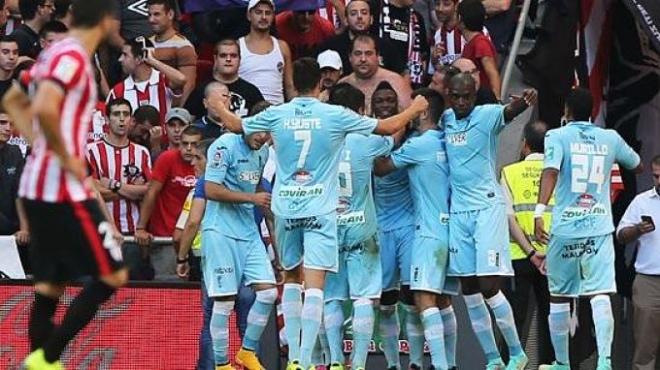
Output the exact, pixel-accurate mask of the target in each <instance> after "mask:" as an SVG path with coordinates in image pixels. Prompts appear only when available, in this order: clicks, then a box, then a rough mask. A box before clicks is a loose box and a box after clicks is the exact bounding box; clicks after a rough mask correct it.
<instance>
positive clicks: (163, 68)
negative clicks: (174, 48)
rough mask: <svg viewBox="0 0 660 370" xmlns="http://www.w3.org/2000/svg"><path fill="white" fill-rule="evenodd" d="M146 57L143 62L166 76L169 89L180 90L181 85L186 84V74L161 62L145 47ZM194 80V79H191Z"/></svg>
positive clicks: (151, 50)
mask: <svg viewBox="0 0 660 370" xmlns="http://www.w3.org/2000/svg"><path fill="white" fill-rule="evenodd" d="M147 50H148V51H147V59H146V60H145V62H146V63H147V64H149V65H150V66H152V67H153V68H155V69H156V70H157V71H159V72H161V73H162V74H164V75H165V77H166V78H167V81H168V82H169V87H170V89H172V90H174V91H177V92H182V91H183V87H184V85H185V84H186V81H187V79H186V75H184V74H183V73H182V72H180V71H179V70H178V69H176V68H173V67H170V66H168V65H167V64H165V63H163V62H161V61H160V60H158V59H156V58H155V57H154V50H153V49H147ZM193 82H194V81H193Z"/></svg>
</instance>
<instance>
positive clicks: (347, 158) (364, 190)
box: [337, 134, 393, 245]
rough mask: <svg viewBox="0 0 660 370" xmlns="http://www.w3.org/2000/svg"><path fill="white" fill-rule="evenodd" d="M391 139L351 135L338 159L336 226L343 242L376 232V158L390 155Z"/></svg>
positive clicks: (362, 239) (362, 237)
mask: <svg viewBox="0 0 660 370" xmlns="http://www.w3.org/2000/svg"><path fill="white" fill-rule="evenodd" d="M392 146H393V140H392V139H391V138H385V137H382V136H378V135H370V136H362V135H356V134H349V135H348V136H346V143H345V145H344V149H343V150H342V155H341V161H340V162H339V204H338V207H337V226H338V234H339V244H340V245H354V244H357V243H359V242H362V241H364V240H365V239H367V238H369V237H371V236H372V235H373V234H375V233H376V209H375V205H374V200H373V194H372V184H371V177H372V176H371V174H372V169H373V162H374V159H375V158H376V157H381V156H385V155H387V154H389V152H390V150H391V149H392Z"/></svg>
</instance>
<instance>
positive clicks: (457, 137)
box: [447, 132, 468, 146]
mask: <svg viewBox="0 0 660 370" xmlns="http://www.w3.org/2000/svg"><path fill="white" fill-rule="evenodd" d="M447 143H449V144H450V145H455V146H464V145H467V143H468V140H467V133H466V132H459V133H456V134H451V135H448V136H447Z"/></svg>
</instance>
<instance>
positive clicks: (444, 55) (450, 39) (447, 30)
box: [429, 0, 488, 73]
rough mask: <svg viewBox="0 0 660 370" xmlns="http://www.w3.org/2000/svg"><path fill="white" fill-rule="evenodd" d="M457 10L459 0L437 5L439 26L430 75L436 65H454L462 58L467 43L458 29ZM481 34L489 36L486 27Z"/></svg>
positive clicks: (432, 54) (441, 1) (441, 2)
mask: <svg viewBox="0 0 660 370" xmlns="http://www.w3.org/2000/svg"><path fill="white" fill-rule="evenodd" d="M457 8H458V0H438V1H436V3H435V14H436V17H437V19H438V23H439V26H438V30H437V31H436V32H435V35H434V37H433V39H434V42H435V46H433V47H432V50H431V63H429V73H432V72H433V67H434V66H435V65H436V64H438V63H440V64H443V65H447V64H452V63H453V62H454V61H455V60H456V59H458V58H460V57H461V53H462V52H463V48H464V47H465V44H466V43H467V41H465V37H463V35H462V34H461V31H460V30H459V29H458V12H457ZM481 32H482V33H483V34H484V35H486V36H488V30H487V29H486V27H484V28H482V30H481Z"/></svg>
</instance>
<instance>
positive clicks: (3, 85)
mask: <svg viewBox="0 0 660 370" xmlns="http://www.w3.org/2000/svg"><path fill="white" fill-rule="evenodd" d="M12 82H14V79H13V78H10V79H8V80H5V81H2V80H0V99H2V97H3V96H5V93H6V92H7V90H9V88H10V87H11V84H12Z"/></svg>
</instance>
